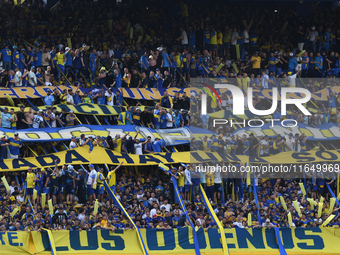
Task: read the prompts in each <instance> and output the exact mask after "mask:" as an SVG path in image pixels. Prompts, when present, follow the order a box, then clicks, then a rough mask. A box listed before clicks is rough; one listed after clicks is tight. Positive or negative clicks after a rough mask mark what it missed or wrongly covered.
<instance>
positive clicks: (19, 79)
mask: <svg viewBox="0 0 340 255" xmlns="http://www.w3.org/2000/svg"><path fill="white" fill-rule="evenodd" d="M14 81H17V82H19V83H15V86H22V73H21V72H20V71H18V72H16V73H15V75H14Z"/></svg>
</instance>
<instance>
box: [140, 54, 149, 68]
mask: <svg viewBox="0 0 340 255" xmlns="http://www.w3.org/2000/svg"><path fill="white" fill-rule="evenodd" d="M143 63H144V65H145V67H146V68H149V62H148V57H147V56H146V57H145V56H144V55H143V56H142V57H141V58H140V66H141V68H142V70H145V69H144V66H143Z"/></svg>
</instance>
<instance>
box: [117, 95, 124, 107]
mask: <svg viewBox="0 0 340 255" xmlns="http://www.w3.org/2000/svg"><path fill="white" fill-rule="evenodd" d="M119 103H120V105H123V96H122V94H119V96H117V95H116V105H117V106H119Z"/></svg>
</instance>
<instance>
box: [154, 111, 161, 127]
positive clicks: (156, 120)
mask: <svg viewBox="0 0 340 255" xmlns="http://www.w3.org/2000/svg"><path fill="white" fill-rule="evenodd" d="M153 119H154V123H155V125H160V124H161V115H160V113H159V110H155V111H154V113H153Z"/></svg>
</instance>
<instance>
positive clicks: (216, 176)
mask: <svg viewBox="0 0 340 255" xmlns="http://www.w3.org/2000/svg"><path fill="white" fill-rule="evenodd" d="M214 179H215V183H217V184H219V183H222V179H221V172H220V171H217V170H216V171H215V172H214Z"/></svg>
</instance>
